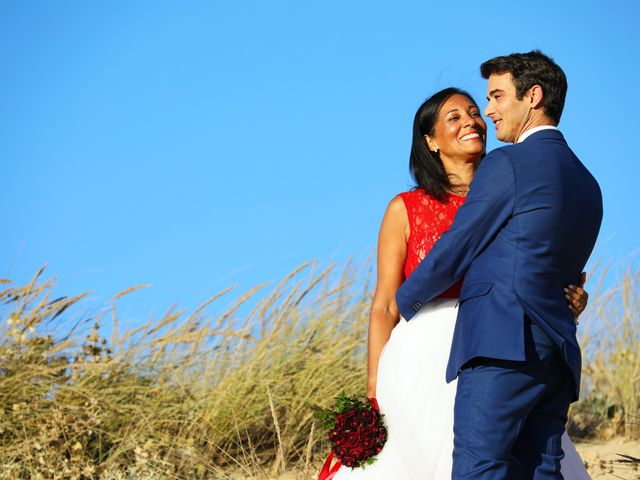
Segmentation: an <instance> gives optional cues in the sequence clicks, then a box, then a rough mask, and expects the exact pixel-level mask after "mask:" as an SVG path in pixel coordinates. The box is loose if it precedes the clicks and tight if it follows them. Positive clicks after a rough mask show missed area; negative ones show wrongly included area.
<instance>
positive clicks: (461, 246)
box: [396, 129, 602, 478]
mask: <svg viewBox="0 0 640 480" xmlns="http://www.w3.org/2000/svg"><path fill="white" fill-rule="evenodd" d="M601 220H602V196H601V193H600V188H599V186H598V184H597V182H596V180H595V179H594V178H593V176H592V175H591V174H590V173H589V171H588V170H587V169H586V168H585V167H584V165H583V164H582V163H581V162H580V160H579V159H578V158H577V157H576V156H575V155H574V153H573V152H572V151H571V149H570V148H569V147H568V146H567V144H566V142H565V140H564V137H563V136H562V134H561V133H560V132H559V131H558V130H550V129H547V130H542V131H539V132H536V133H533V134H532V135H530V136H529V137H528V138H526V139H525V140H524V141H523V142H522V143H518V144H515V145H509V146H505V147H502V148H498V149H496V150H494V151H493V152H491V153H490V154H488V155H487V156H486V157H485V158H484V159H483V160H482V163H481V165H480V166H479V167H478V170H477V172H476V175H475V177H474V180H473V182H472V183H471V188H470V191H469V194H468V196H467V200H466V202H465V204H464V205H463V206H462V207H461V208H460V209H459V210H458V212H457V214H456V217H455V220H454V222H453V225H452V226H451V228H450V230H449V231H448V232H446V233H445V234H443V235H442V238H441V239H440V240H439V241H438V242H437V243H436V244H435V245H434V247H433V249H432V250H431V251H430V252H429V254H428V255H427V256H426V258H425V259H424V260H423V261H422V263H421V264H420V265H419V266H418V268H416V270H415V271H414V272H413V273H412V274H411V276H410V277H409V278H408V279H407V280H406V281H405V282H404V283H403V285H402V286H401V287H400V289H399V290H398V293H397V296H396V298H397V302H398V308H399V310H400V313H401V315H402V316H403V317H404V318H405V319H406V320H407V321H409V320H411V318H412V317H413V316H414V315H415V313H416V312H417V311H418V310H419V309H420V308H421V307H422V305H424V304H426V303H427V302H429V301H431V300H432V299H433V298H435V297H436V296H437V295H438V294H439V293H440V292H442V291H443V290H445V289H447V288H448V287H449V286H451V285H453V284H454V283H455V282H456V281H457V280H459V279H461V278H463V277H464V283H463V286H462V291H461V294H460V303H459V311H458V318H457V322H456V327H455V332H454V337H453V341H452V346H451V355H450V358H449V364H448V367H447V372H446V379H447V381H451V380H453V379H454V378H456V376H458V375H460V379H459V383H458V394H459V395H458V397H457V398H456V426H455V427H454V429H455V431H456V447H455V448H454V473H455V470H456V449H458V450H459V452H458V453H460V451H461V449H459V448H458V443H457V442H458V440H459V437H460V435H462V436H463V437H464V436H465V429H466V426H464V425H461V424H460V421H459V420H460V417H461V415H462V414H461V413H460V412H459V411H458V410H459V405H458V403H459V401H460V402H462V400H461V399H460V398H459V397H460V395H467V394H471V395H472V396H473V395H474V394H477V395H485V396H486V395H488V393H487V392H486V391H485V392H484V393H480V392H479V391H478V392H476V393H470V391H467V390H466V385H467V383H466V380H465V383H464V385H462V383H463V382H462V380H463V379H462V373H465V377H466V376H469V375H471V371H475V370H478V367H482V368H480V369H479V370H483V368H484V370H483V373H482V374H481V375H486V374H488V373H487V372H488V371H492V372H494V373H495V371H494V370H495V369H496V368H498V367H500V368H507V369H512V370H513V369H515V370H516V371H518V372H519V373H518V374H517V375H524V376H525V377H527V378H529V377H530V376H531V375H533V374H532V373H531V372H529V371H528V370H527V369H530V368H531V366H532V365H538V366H539V367H540V375H538V374H535V375H534V376H536V375H538V377H539V379H538V380H539V381H538V383H541V384H543V385H546V386H547V387H548V385H549V384H551V383H553V382H555V383H556V384H557V385H556V386H558V388H560V390H564V393H562V394H560V393H558V395H561V396H562V395H564V396H565V397H566V408H568V404H569V403H570V402H571V401H573V400H575V399H577V396H578V389H579V385H580V369H581V355H580V348H579V346H578V343H577V341H576V336H575V333H576V327H575V324H574V321H573V316H572V314H571V312H570V311H569V309H568V306H567V302H566V300H565V298H564V291H563V288H564V287H565V286H566V285H568V284H570V283H573V284H577V283H578V282H579V280H580V273H581V271H582V270H583V268H584V266H585V264H586V262H587V260H588V258H589V255H590V254H591V251H592V249H593V247H594V244H595V241H596V237H597V234H598V231H599V229H600V223H601ZM485 367H486V368H485ZM418 368H419V367H418ZM522 369H524V370H522ZM466 370H469V372H466ZM479 370H478V371H479ZM485 370H486V371H485ZM525 370H526V373H523V371H525ZM549 372H551V374H552V375H556V374H558V375H561V376H562V375H564V373H563V372H566V375H564V377H562V378H560V377H558V378H555V377H554V378H555V380H553V381H552V380H551V379H550V378H549V377H548V375H547V374H548V373H549ZM466 374H468V375H466ZM495 374H496V375H497V377H496V378H498V377H500V375H502V374H501V373H495ZM479 375H480V373H479ZM489 375H492V374H489ZM545 375H547V376H546V377H545ZM471 376H473V375H471ZM543 377H544V378H543ZM482 378H483V380H482V382H489V383H488V384H492V383H491V381H489V380H488V379H487V378H486V377H482ZM492 378H493V377H492ZM514 381H515V382H516V383H517V381H516V380H514V379H513V378H511V379H509V381H508V382H507V383H508V384H509V385H511V384H512V383H513V382H514ZM492 385H493V384H492ZM505 385H506V384H505ZM461 387H464V388H463V389H464V390H465V392H463V393H462V394H461V393H460V390H461ZM494 387H495V389H497V390H492V393H491V396H495V397H496V399H497V400H496V402H497V403H498V404H499V405H497V406H496V405H492V403H491V402H487V399H486V398H475V399H473V398H472V399H470V400H469V399H466V400H465V402H466V403H467V404H469V402H471V404H479V405H486V406H487V408H486V411H485V412H483V415H485V414H486V417H487V418H486V419H485V421H487V422H489V423H491V421H492V418H494V417H495V418H494V419H496V418H502V417H503V416H507V417H508V416H513V418H509V419H507V420H506V422H507V423H506V424H505V425H504V428H505V429H507V430H515V433H514V432H513V431H510V432H507V433H505V435H507V437H508V438H507V437H505V438H495V439H494V440H493V441H495V442H503V443H504V451H503V452H502V453H501V454H495V452H494V453H491V454H490V455H494V456H500V455H503V456H504V455H507V454H509V452H508V451H507V450H512V449H517V448H520V447H522V448H525V449H526V448H527V446H526V441H525V445H521V444H519V442H520V440H519V437H518V436H519V435H520V434H522V432H523V431H525V430H527V427H526V422H527V418H529V416H531V415H533V416H535V412H536V408H537V407H536V405H537V404H538V403H539V402H540V401H541V400H540V399H541V398H542V397H545V398H546V397H547V396H548V395H549V391H548V389H547V387H544V388H543V390H542V391H538V390H536V389H537V388H538V387H535V386H526V387H518V388H516V389H515V391H514V392H507V391H505V392H503V394H505V395H509V396H510V398H509V402H508V403H509V405H508V407H507V410H508V409H509V408H512V409H513V412H507V410H504V408H503V407H505V406H504V405H502V404H500V389H501V388H502V387H501V386H500V385H498V384H496V385H494ZM494 387H492V388H494ZM509 388H511V387H509ZM514 388H515V387H514ZM523 388H524V389H525V390H529V392H528V393H527V392H524V393H523V395H522V398H521V399H519V398H518V396H519V392H520V391H521V390H522V389H523ZM554 388H555V387H554ZM545 389H546V390H545ZM534 391H537V392H538V393H536V394H535V395H533V394H531V392H534ZM556 393H557V392H556ZM530 394H531V395H530ZM554 395H555V394H554ZM556 396H557V395H556ZM547 400H549V399H548V398H547ZM547 400H545V401H547ZM549 401H550V402H551V403H553V401H551V400H549ZM496 402H494V403H496ZM522 402H524V404H522V405H520V403H522ZM563 402H564V400H563V401H562V402H560V404H563ZM548 404H549V402H548V401H547V403H546V404H545V405H547V407H548ZM547 407H545V411H546V410H549V409H548V408H547ZM492 408H494V409H497V410H495V411H493V413H492ZM554 408H558V409H560V410H562V409H565V407H564V406H562V405H559V406H556V407H554ZM501 409H502V410H501ZM498 410H499V411H498ZM547 413H548V412H547ZM557 417H558V418H559V419H562V418H566V409H565V411H564V413H562V412H560V411H559V412H557ZM514 419H515V420H514ZM538 420H540V419H538ZM465 421H473V420H469V419H467V420H465ZM496 421H498V420H496ZM509 422H511V423H509ZM513 422H515V423H513ZM545 422H549V420H548V419H547V420H545ZM562 424H564V422H562ZM493 427H494V429H495V428H502V427H498V423H494V424H493ZM554 428H555V429H556V430H557V428H558V427H557V425H556V426H555V427H554ZM562 428H563V427H562ZM476 433H477V432H476ZM539 433H540V432H537V433H536V435H537V434H539ZM480 434H481V435H483V434H482V433H480ZM543 435H545V434H543ZM483 440H486V438H485V439H483ZM528 441H531V442H534V440H530V439H529V440H528ZM554 441H555V440H554ZM558 441H559V438H558ZM518 445H520V447H518ZM461 448H462V447H461ZM471 450H473V449H471ZM505 452H506V453H505ZM467 453H469V452H467ZM471 455H472V456H477V455H476V453H474V452H473V451H472V452H471ZM560 455H561V454H560ZM494 460H495V461H497V462H498V463H500V462H504V464H501V465H497V466H496V465H492V466H488V465H487V464H486V461H487V460H480V459H478V458H475V459H472V460H469V459H466V460H465V462H467V463H469V462H470V463H469V465H471V466H470V467H469V469H470V470H474V468H475V471H476V473H478V472H480V473H479V474H478V476H473V475H471V476H464V475H459V476H456V475H454V478H506V477H505V476H500V475H507V473H505V472H506V471H507V470H508V469H509V468H510V467H509V462H510V460H509V459H505V458H502V459H494ZM555 460H558V462H559V459H555ZM555 460H553V461H554V462H555ZM461 461H462V460H461ZM474 461H475V462H476V463H475V464H474ZM532 461H535V460H532ZM483 462H485V463H483ZM458 463H460V462H458ZM463 463H464V462H463ZM473 465H475V467H474V466H473ZM484 470H486V471H487V472H493V473H487V474H486V475H485V476H482V474H481V473H482V471H484ZM496 472H502V473H496ZM512 474H513V473H510V474H509V475H512ZM491 475H494V476H491ZM536 478H537V477H536ZM540 478H559V477H553V476H549V477H544V476H541V477H540Z"/></svg>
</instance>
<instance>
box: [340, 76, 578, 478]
mask: <svg viewBox="0 0 640 480" xmlns="http://www.w3.org/2000/svg"><path fill="white" fill-rule="evenodd" d="M432 139H435V140H436V142H435V143H437V145H438V146H439V150H435V151H432V150H430V149H429V147H428V143H429V141H430V140H432ZM485 139H486V124H485V122H484V121H483V120H482V117H481V115H480V110H479V108H478V106H477V105H476V103H475V102H474V100H473V99H472V98H471V96H470V95H469V94H468V93H466V92H464V91H462V90H458V89H456V88H447V89H444V90H442V91H440V92H438V93H436V94H435V95H433V96H432V97H431V98H429V99H428V100H426V101H425V102H424V103H423V104H422V105H421V106H420V108H419V109H418V111H417V113H416V115H415V119H414V124H413V145H412V147H411V157H410V169H411V173H412V176H413V178H414V180H415V182H416V184H417V186H416V188H415V189H414V190H411V191H408V192H403V193H400V194H399V195H397V196H396V197H395V198H393V199H392V200H391V202H390V203H389V206H388V208H387V211H386V213H385V215H384V218H383V220H382V225H381V227H380V234H379V240H378V275H377V285H376V291H375V295H374V298H373V303H372V306H371V316H370V323H369V343H368V385H367V396H368V397H370V398H371V397H375V398H377V400H378V403H379V405H380V410H381V412H382V413H383V414H384V415H385V417H384V420H385V423H386V425H387V428H388V434H389V436H388V441H387V443H386V445H385V446H384V448H383V449H382V451H381V452H380V454H378V456H377V460H376V462H375V463H374V464H373V465H371V466H367V467H366V469H359V468H358V469H350V468H347V467H344V466H343V467H341V468H340V469H339V470H338V472H337V474H336V475H335V477H333V478H334V479H335V480H357V479H363V480H382V479H385V480H387V479H398V480H410V479H416V480H417V479H421V480H422V479H447V478H451V467H452V458H451V454H452V451H453V406H454V401H455V393H456V390H455V389H456V383H455V381H454V382H452V383H449V384H447V383H446V382H445V370H446V366H447V360H448V357H449V350H450V346H451V339H452V336H453V330H454V325H455V321H456V311H457V297H458V296H459V293H460V286H461V284H460V283H458V284H456V285H454V286H452V287H451V288H449V289H448V290H447V291H445V292H443V293H442V294H441V295H440V296H439V297H438V298H437V299H435V300H433V301H432V302H430V303H429V304H427V305H425V306H424V307H422V309H421V310H420V311H419V312H418V314H417V315H416V316H415V317H414V318H413V319H412V320H411V322H405V321H402V322H399V321H398V320H399V314H398V309H397V306H396V303H395V292H396V290H397V289H398V287H399V286H400V285H401V283H402V282H403V281H404V279H406V278H407V277H408V276H409V275H410V274H411V272H412V271H413V269H415V268H416V267H417V266H418V264H419V263H420V261H421V260H422V259H423V258H424V257H425V256H426V255H427V254H428V253H429V250H430V249H431V247H432V246H433V245H434V243H435V242H436V241H437V240H438V239H439V238H440V236H441V235H442V233H443V232H445V231H447V230H448V229H449V227H450V226H451V223H452V222H453V218H454V215H455V213H456V211H457V209H458V208H459V207H460V206H461V205H462V204H463V203H464V201H465V195H466V193H467V192H468V190H469V184H470V183H471V180H472V178H473V174H474V172H475V169H476V167H477V166H478V164H479V162H480V160H481V158H482V157H483V155H484V151H485ZM583 284H584V274H583V279H582V284H581V285H580V286H573V285H570V286H568V291H567V294H566V295H565V296H566V298H567V301H568V304H569V306H568V308H569V309H571V311H572V312H573V313H574V315H575V316H576V317H577V316H578V315H579V313H580V312H581V311H582V310H583V309H584V307H585V305H586V302H587V297H588V295H587V293H586V292H585V291H584V290H583V289H582V288H581V287H582V285H583ZM562 447H563V450H564V452H565V457H564V459H563V460H562V474H563V476H564V478H565V479H568V480H582V479H588V478H590V477H589V475H588V474H587V472H586V470H585V467H584V465H583V462H582V460H581V459H580V457H579V455H578V453H577V452H576V450H575V448H574V446H573V444H572V443H571V440H570V439H569V437H568V436H567V435H566V433H565V435H564V437H563V439H562Z"/></svg>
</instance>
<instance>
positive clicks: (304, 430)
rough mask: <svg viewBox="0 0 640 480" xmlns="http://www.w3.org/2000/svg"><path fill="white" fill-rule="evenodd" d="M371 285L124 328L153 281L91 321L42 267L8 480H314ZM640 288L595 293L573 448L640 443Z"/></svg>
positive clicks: (328, 278)
mask: <svg viewBox="0 0 640 480" xmlns="http://www.w3.org/2000/svg"><path fill="white" fill-rule="evenodd" d="M371 276H372V269H371V267H370V265H368V264H366V265H360V266H358V265H354V264H351V263H349V264H347V265H345V266H343V267H342V268H341V269H338V268H337V267H329V268H326V269H324V270H323V269H319V268H318V265H317V263H314V262H310V263H307V264H305V265H302V266H301V267H299V268H298V269H296V270H295V271H294V272H292V273H291V274H290V275H288V276H287V277H286V278H284V279H283V280H282V281H281V282H280V283H278V284H277V285H259V286H256V287H255V288H253V289H250V290H249V291H246V292H244V293H241V294H238V293H236V292H235V290H233V289H227V290H224V291H222V292H220V293H219V294H217V295H215V296H214V297H212V298H211V299H209V300H208V301H207V302H205V303H204V304H203V305H201V306H200V307H199V308H197V309H195V310H194V311H193V312H182V311H176V310H171V311H169V312H167V313H166V314H165V315H164V316H163V317H162V318H160V319H157V320H154V321H151V322H149V323H147V324H145V325H141V326H139V327H138V328H136V329H135V330H130V331H122V332H120V330H119V324H120V322H119V321H118V308H117V305H118V300H119V299H120V298H121V297H122V296H124V295H129V294H131V293H132V292H134V291H135V290H137V289H139V288H143V287H142V286H139V287H132V288H130V289H127V290H125V291H123V292H121V293H120V294H118V295H116V296H115V297H114V298H113V301H112V304H111V306H110V308H108V309H106V310H105V311H103V312H100V313H98V314H93V313H91V314H90V313H87V314H85V315H78V312H82V311H83V305H84V304H85V303H86V302H87V299H86V298H84V297H85V296H86V294H80V295H77V296H70V297H62V298H53V292H54V281H55V279H54V278H47V275H46V274H45V272H43V271H42V270H41V271H39V272H37V274H36V275H35V276H34V277H33V279H32V280H31V281H30V282H28V283H27V284H25V285H14V284H13V283H12V282H11V281H9V280H2V281H1V282H2V284H0V303H1V304H2V306H1V307H0V323H1V326H0V331H1V333H2V336H1V340H0V370H1V372H2V375H1V376H0V400H1V401H0V406H1V408H2V410H1V411H0V478H1V479H39V478H42V479H58V478H59V479H63V478H64V479H147V478H148V479H152V478H153V479H191V478H194V479H195V478H198V479H200V478H215V479H218V478H220V479H224V478H247V479H253V478H256V479H257V478H260V479H263V478H276V477H278V476H280V475H283V474H289V475H293V476H291V477H290V478H316V476H317V471H318V464H319V462H321V461H322V460H323V459H324V457H325V456H326V454H327V453H328V443H327V441H326V440H325V432H322V431H320V427H319V424H318V423H317V421H315V420H314V414H313V413H314V412H313V407H314V406H329V405H330V404H331V403H332V400H333V399H334V398H335V397H336V396H337V395H338V394H340V393H341V392H342V391H346V392H349V393H357V392H364V389H365V385H366V381H365V380H366V362H365V355H366V332H367V321H368V305H369V303H370V300H371V295H372V278H371ZM638 281H639V277H638V272H633V271H632V272H628V273H627V274H625V275H624V276H623V277H622V278H621V279H620V281H619V282H618V283H617V285H616V286H615V288H613V289H611V290H609V291H600V289H599V288H597V287H594V291H592V292H591V300H590V305H589V307H588V309H587V312H586V313H585V314H584V315H583V318H582V320H581V325H580V327H579V331H580V336H581V343H582V346H583V351H584V383H583V385H582V392H583V393H582V399H581V401H580V402H578V403H577V404H575V405H574V406H573V407H572V410H571V418H570V422H569V427H568V428H569V432H570V433H571V435H572V436H573V437H574V438H582V439H601V440H606V439H609V438H613V437H617V438H620V437H623V438H628V439H639V438H640V418H639V417H640V313H639V312H640V305H639V304H638V303H639V301H640V298H639V296H638V293H639V290H638ZM592 283H597V282H591V283H590V284H589V286H590V287H591V284H592ZM221 303H223V304H226V305H229V306H228V307H225V308H224V309H223V311H222V313H210V312H211V311H213V310H214V307H213V305H219V304H221ZM87 311H88V310H87ZM72 313H73V314H72ZM107 325H108V327H109V328H105V326H107ZM107 330H108V331H109V332H112V334H110V338H108V339H107V338H103V336H102V332H103V331H107ZM629 478H631V477H629Z"/></svg>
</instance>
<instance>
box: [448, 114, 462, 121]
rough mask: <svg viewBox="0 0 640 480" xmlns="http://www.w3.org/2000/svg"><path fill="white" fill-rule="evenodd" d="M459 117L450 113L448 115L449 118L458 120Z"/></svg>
mask: <svg viewBox="0 0 640 480" xmlns="http://www.w3.org/2000/svg"><path fill="white" fill-rule="evenodd" d="M459 118H460V117H459V116H458V115H452V116H451V117H449V120H454V121H455V120H458V119H459Z"/></svg>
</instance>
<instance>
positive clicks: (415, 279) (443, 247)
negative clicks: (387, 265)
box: [396, 150, 515, 321]
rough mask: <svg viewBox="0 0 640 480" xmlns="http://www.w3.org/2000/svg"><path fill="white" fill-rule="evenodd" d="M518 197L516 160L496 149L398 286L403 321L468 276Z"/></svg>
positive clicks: (504, 221) (483, 161)
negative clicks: (447, 223) (447, 222)
mask: <svg viewBox="0 0 640 480" xmlns="http://www.w3.org/2000/svg"><path fill="white" fill-rule="evenodd" d="M514 200H515V175H514V171H513V164H512V163H511V160H510V159H509V157H508V156H507V155H506V154H505V153H504V152H502V151H500V150H494V151H493V152H491V153H490V154H489V155H487V156H486V157H485V158H484V159H483V160H482V162H481V164H480V166H479V167H478V170H477V171H476V174H475V177H474V179H473V181H472V182H471V185H470V190H469V193H468V195H467V199H466V201H465V203H464V204H463V205H462V206H461V207H460V208H459V209H458V212H457V213H456V216H455V219H454V221H453V224H452V225H451V228H450V229H449V231H448V232H445V233H444V234H443V235H442V237H441V238H440V240H438V241H437V242H436V244H435V245H434V246H433V248H432V249H431V251H430V252H429V253H428V255H427V256H426V257H425V258H424V260H423V261H422V262H421V263H420V265H418V267H417V268H416V269H415V270H414V271H413V273H412V274H411V275H410V276H409V278H407V280H406V281H405V282H404V283H403V284H402V285H401V286H400V288H399V289H398V292H397V293H396V300H397V302H398V309H399V311H400V314H401V315H402V316H403V317H404V319H405V320H407V321H408V320H410V319H411V318H412V317H413V316H414V315H415V314H416V312H417V311H418V310H420V308H421V307H422V305H423V304H426V303H427V302H429V301H431V300H432V299H433V298H435V297H436V296H437V295H438V294H439V293H441V292H443V291H444V290H446V289H447V288H449V287H450V286H451V285H453V284H454V283H455V282H456V281H457V280H459V279H460V278H462V277H463V276H464V275H465V273H466V271H467V269H468V268H469V265H470V264H471V262H472V261H473V260H474V259H475V258H476V257H477V256H478V255H479V254H480V253H482V251H483V250H484V249H485V248H486V247H487V245H489V243H490V242H491V241H492V240H493V239H494V238H495V237H496V235H497V234H498V232H499V231H500V229H501V228H502V227H503V226H504V225H505V224H506V222H507V221H508V220H509V218H510V217H511V215H512V213H513V207H514Z"/></svg>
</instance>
